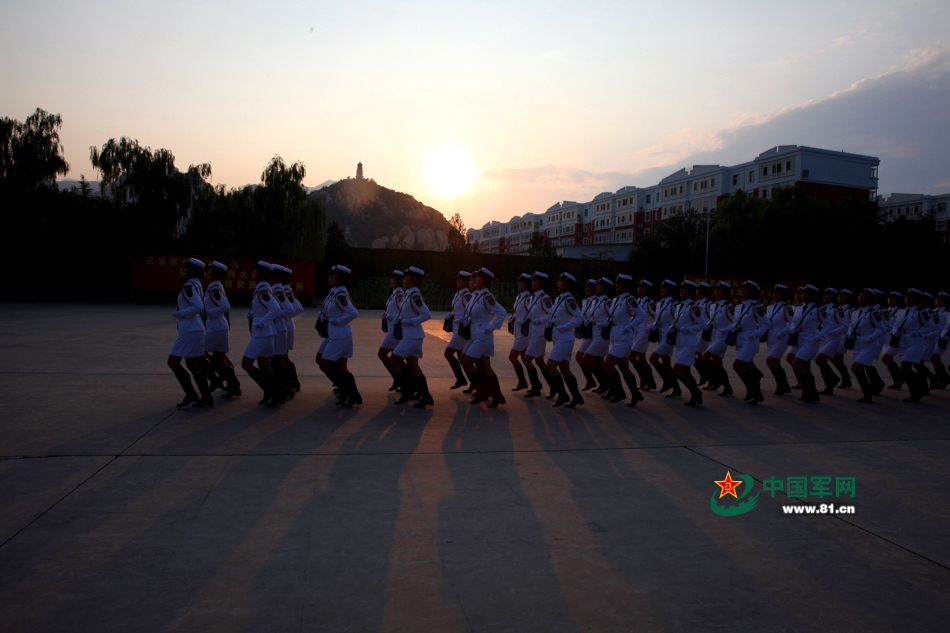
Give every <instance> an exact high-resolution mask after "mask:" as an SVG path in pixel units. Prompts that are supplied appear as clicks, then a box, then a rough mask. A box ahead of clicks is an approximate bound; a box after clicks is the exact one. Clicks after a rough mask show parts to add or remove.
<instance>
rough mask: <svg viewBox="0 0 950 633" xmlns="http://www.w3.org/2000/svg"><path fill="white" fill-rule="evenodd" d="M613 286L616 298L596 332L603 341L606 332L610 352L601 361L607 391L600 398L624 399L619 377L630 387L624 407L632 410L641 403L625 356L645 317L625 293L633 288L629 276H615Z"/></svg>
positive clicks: (644, 313) (612, 400)
mask: <svg viewBox="0 0 950 633" xmlns="http://www.w3.org/2000/svg"><path fill="white" fill-rule="evenodd" d="M615 285H616V288H617V296H616V297H614V299H613V301H611V302H610V306H609V310H608V311H607V312H606V315H605V318H604V320H603V321H602V322H601V329H600V337H601V338H604V333H605V331H606V332H607V338H609V339H610V351H608V352H607V358H606V360H605V361H604V379H605V381H606V383H607V392H606V394H605V395H604V396H603V397H609V398H610V401H611V402H620V401H621V400H624V399H626V397H627V394H626V392H625V391H624V390H623V384H621V382H620V380H621V378H620V377H621V376H623V380H624V382H626V383H627V386H628V387H629V388H630V402H629V403H628V404H627V406H628V407H635V406H637V403H638V402H641V401H642V400H643V394H641V393H640V390H639V389H638V388H637V380H636V378H635V377H634V375H633V372H632V371H631V370H630V364H629V361H628V357H629V356H630V348H631V347H632V346H633V339H634V336H635V334H636V332H637V331H638V330H640V329H641V328H642V327H643V323H644V322H646V321H647V315H646V312H644V311H643V309H642V308H641V307H640V304H639V303H638V302H637V300H636V299H634V298H633V297H632V296H631V295H630V293H629V291H630V288H631V287H632V286H633V277H631V276H630V275H625V274H623V273H621V274H619V275H617V278H616V279H615Z"/></svg>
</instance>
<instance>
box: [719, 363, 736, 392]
mask: <svg viewBox="0 0 950 633" xmlns="http://www.w3.org/2000/svg"><path fill="white" fill-rule="evenodd" d="M717 382H718V383H719V384H720V385H722V391H720V392H719V393H717V394H716V395H717V396H731V395H732V394H733V391H732V383H731V382H729V373H728V372H727V371H726V368H725V367H723V368H722V369H720V370H719V380H718V381H717Z"/></svg>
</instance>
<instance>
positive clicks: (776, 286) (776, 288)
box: [772, 284, 788, 290]
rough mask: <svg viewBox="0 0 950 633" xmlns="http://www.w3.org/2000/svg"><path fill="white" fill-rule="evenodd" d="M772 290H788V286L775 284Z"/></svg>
mask: <svg viewBox="0 0 950 633" xmlns="http://www.w3.org/2000/svg"><path fill="white" fill-rule="evenodd" d="M772 290H788V286H786V285H785V284H775V287H774V288H772Z"/></svg>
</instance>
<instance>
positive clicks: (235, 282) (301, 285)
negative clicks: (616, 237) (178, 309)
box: [132, 254, 317, 295]
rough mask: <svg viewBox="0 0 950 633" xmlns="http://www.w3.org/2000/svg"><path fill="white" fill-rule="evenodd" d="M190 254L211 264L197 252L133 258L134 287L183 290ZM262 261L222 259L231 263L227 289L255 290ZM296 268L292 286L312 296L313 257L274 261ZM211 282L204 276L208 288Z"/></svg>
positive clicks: (227, 263)
mask: <svg viewBox="0 0 950 633" xmlns="http://www.w3.org/2000/svg"><path fill="white" fill-rule="evenodd" d="M189 257H196V258H197V259H200V260H201V261H203V262H206V263H209V262H210V261H211V260H209V259H208V258H207V257H201V256H196V255H173V254H157V255H144V256H142V257H135V258H133V259H132V289H133V290H180V289H181V287H182V285H183V284H184V283H185V281H186V279H187V275H188V269H187V268H185V265H184V263H185V262H187V261H188V258H189ZM257 262H258V260H256V259H253V258H250V257H238V258H237V259H232V260H231V261H226V262H222V263H223V264H225V265H227V267H228V272H227V273H225V275H224V279H223V280H222V283H224V289H225V291H226V292H252V291H253V290H254V287H255V286H256V285H257V282H258V278H257V271H256V270H254V265H255V264H256V263H257ZM271 263H274V264H280V265H281V266H286V267H287V268H289V269H291V270H292V271H294V274H293V277H291V279H290V285H291V286H292V287H293V291H294V293H296V294H302V295H312V294H313V293H314V286H315V284H316V274H317V267H316V263H315V262H314V261H313V260H312V259H280V260H277V261H274V262H271ZM209 283H210V281H209V280H208V279H207V278H205V279H202V284H203V285H204V286H205V287H207V286H208V284H209Z"/></svg>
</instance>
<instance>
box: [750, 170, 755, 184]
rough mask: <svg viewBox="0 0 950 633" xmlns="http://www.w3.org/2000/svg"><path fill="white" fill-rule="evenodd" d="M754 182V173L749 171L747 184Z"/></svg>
mask: <svg viewBox="0 0 950 633" xmlns="http://www.w3.org/2000/svg"><path fill="white" fill-rule="evenodd" d="M754 180H755V172H754V171H750V172H749V182H752V181H754Z"/></svg>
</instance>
